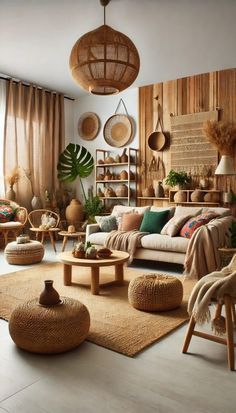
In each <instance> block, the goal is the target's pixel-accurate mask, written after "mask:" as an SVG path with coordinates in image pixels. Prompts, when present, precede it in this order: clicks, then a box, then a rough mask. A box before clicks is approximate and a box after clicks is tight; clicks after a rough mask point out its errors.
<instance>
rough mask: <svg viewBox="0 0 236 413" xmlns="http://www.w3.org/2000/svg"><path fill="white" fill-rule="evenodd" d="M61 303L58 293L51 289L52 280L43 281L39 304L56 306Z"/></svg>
mask: <svg viewBox="0 0 236 413" xmlns="http://www.w3.org/2000/svg"><path fill="white" fill-rule="evenodd" d="M60 302H61V300H60V296H59V294H58V292H57V291H56V290H55V288H54V287H53V281H52V280H45V281H44V290H43V291H42V292H41V294H40V297H39V304H41V305H45V306H46V307H47V306H51V305H57V304H59V303H60Z"/></svg>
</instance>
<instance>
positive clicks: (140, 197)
mask: <svg viewBox="0 0 236 413" xmlns="http://www.w3.org/2000/svg"><path fill="white" fill-rule="evenodd" d="M137 199H154V200H155V199H157V200H158V199H159V200H161V201H163V200H165V201H169V198H166V197H163V198H157V197H156V196H138V197H137Z"/></svg>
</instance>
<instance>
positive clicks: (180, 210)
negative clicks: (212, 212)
mask: <svg viewBox="0 0 236 413" xmlns="http://www.w3.org/2000/svg"><path fill="white" fill-rule="evenodd" d="M201 212H202V207H193V206H187V207H184V206H179V205H178V206H177V207H176V208H175V213H174V216H178V217H179V216H180V215H191V216H192V217H195V216H196V215H199V214H201Z"/></svg>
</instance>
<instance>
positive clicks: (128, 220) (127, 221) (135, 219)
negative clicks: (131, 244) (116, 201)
mask: <svg viewBox="0 0 236 413" xmlns="http://www.w3.org/2000/svg"><path fill="white" fill-rule="evenodd" d="M142 220H143V214H137V213H134V214H124V215H123V216H122V218H121V223H120V225H119V228H118V229H119V230H120V231H135V230H136V231H138V230H139V227H140V225H141V222H142Z"/></svg>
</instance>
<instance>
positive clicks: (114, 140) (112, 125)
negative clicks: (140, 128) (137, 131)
mask: <svg viewBox="0 0 236 413" xmlns="http://www.w3.org/2000/svg"><path fill="white" fill-rule="evenodd" d="M121 104H122V105H123V106H124V109H125V112H126V115H124V114H121V113H117V111H118V109H119V106H120V105H121ZM133 135H134V125H133V120H132V118H131V117H130V116H129V115H128V111H127V109H126V106H125V103H124V101H123V99H120V101H119V103H118V105H117V108H116V111H115V114H114V115H113V116H111V117H110V118H109V119H108V120H107V121H106V123H105V125H104V128H103V136H104V139H105V141H106V142H107V143H108V145H110V146H114V147H116V148H121V147H122V146H125V145H127V143H128V142H130V141H131V140H132V139H133Z"/></svg>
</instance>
